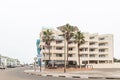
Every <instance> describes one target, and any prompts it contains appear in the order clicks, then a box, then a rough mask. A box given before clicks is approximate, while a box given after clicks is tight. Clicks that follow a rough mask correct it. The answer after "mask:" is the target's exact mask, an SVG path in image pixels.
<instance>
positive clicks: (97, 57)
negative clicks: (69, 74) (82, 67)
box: [40, 29, 113, 68]
mask: <svg viewBox="0 0 120 80" xmlns="http://www.w3.org/2000/svg"><path fill="white" fill-rule="evenodd" d="M44 30H45V29H43V30H42V31H44ZM51 30H52V31H53V33H54V36H55V39H56V40H54V41H52V42H51V50H50V54H51V60H62V61H63V60H64V48H66V47H64V45H65V44H64V38H63V37H62V36H59V35H60V34H61V32H60V31H59V30H55V29H51ZM42 31H41V33H40V39H41V40H42V36H43V34H42ZM84 36H85V44H83V45H81V46H80V49H79V50H80V64H85V63H87V64H88V65H93V67H95V68H99V67H101V66H104V67H108V66H109V64H113V35H112V34H103V35H99V34H97V33H95V34H90V33H84ZM40 45H41V46H42V48H43V49H42V53H43V54H44V60H48V58H49V52H48V49H46V48H45V43H44V41H41V44H40ZM68 45H69V48H68V53H69V55H68V56H69V57H68V61H76V62H77V64H78V50H77V49H78V48H77V44H76V43H74V42H73V41H72V40H71V41H70V42H69V44H68Z"/></svg>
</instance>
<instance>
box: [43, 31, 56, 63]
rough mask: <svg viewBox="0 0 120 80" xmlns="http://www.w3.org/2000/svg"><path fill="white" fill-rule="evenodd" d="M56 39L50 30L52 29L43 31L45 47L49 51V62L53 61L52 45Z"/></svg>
mask: <svg viewBox="0 0 120 80" xmlns="http://www.w3.org/2000/svg"><path fill="white" fill-rule="evenodd" d="M53 39H54V37H53V32H52V31H51V30H50V29H47V30H45V31H43V37H42V40H43V41H44V42H45V45H46V47H47V48H48V50H49V52H48V53H49V60H48V62H49V61H50V60H51V54H50V48H51V46H50V43H51V42H52V41H53ZM48 62H47V64H48Z"/></svg>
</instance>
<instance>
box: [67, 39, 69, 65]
mask: <svg viewBox="0 0 120 80" xmlns="http://www.w3.org/2000/svg"><path fill="white" fill-rule="evenodd" d="M66 49H67V65H68V57H69V55H68V41H67V46H66Z"/></svg>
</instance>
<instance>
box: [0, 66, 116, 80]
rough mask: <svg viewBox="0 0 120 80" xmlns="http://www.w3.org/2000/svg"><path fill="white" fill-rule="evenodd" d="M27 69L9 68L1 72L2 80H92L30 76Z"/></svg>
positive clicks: (0, 78)
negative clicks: (25, 71) (26, 71)
mask: <svg viewBox="0 0 120 80" xmlns="http://www.w3.org/2000/svg"><path fill="white" fill-rule="evenodd" d="M25 69H29V68H28V67H19V68H9V69H6V70H0V80H92V79H73V78H58V77H43V76H36V75H30V74H26V73H24V70H25ZM94 80H101V79H94ZM102 80H103V79H102ZM104 80H108V79H104ZM109 80H110V79H109ZM111 80H112V79H111ZM114 80H117V79H114Z"/></svg>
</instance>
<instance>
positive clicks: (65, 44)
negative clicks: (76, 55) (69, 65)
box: [64, 40, 66, 73]
mask: <svg viewBox="0 0 120 80" xmlns="http://www.w3.org/2000/svg"><path fill="white" fill-rule="evenodd" d="M65 48H66V40H64V73H66V49H65Z"/></svg>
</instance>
